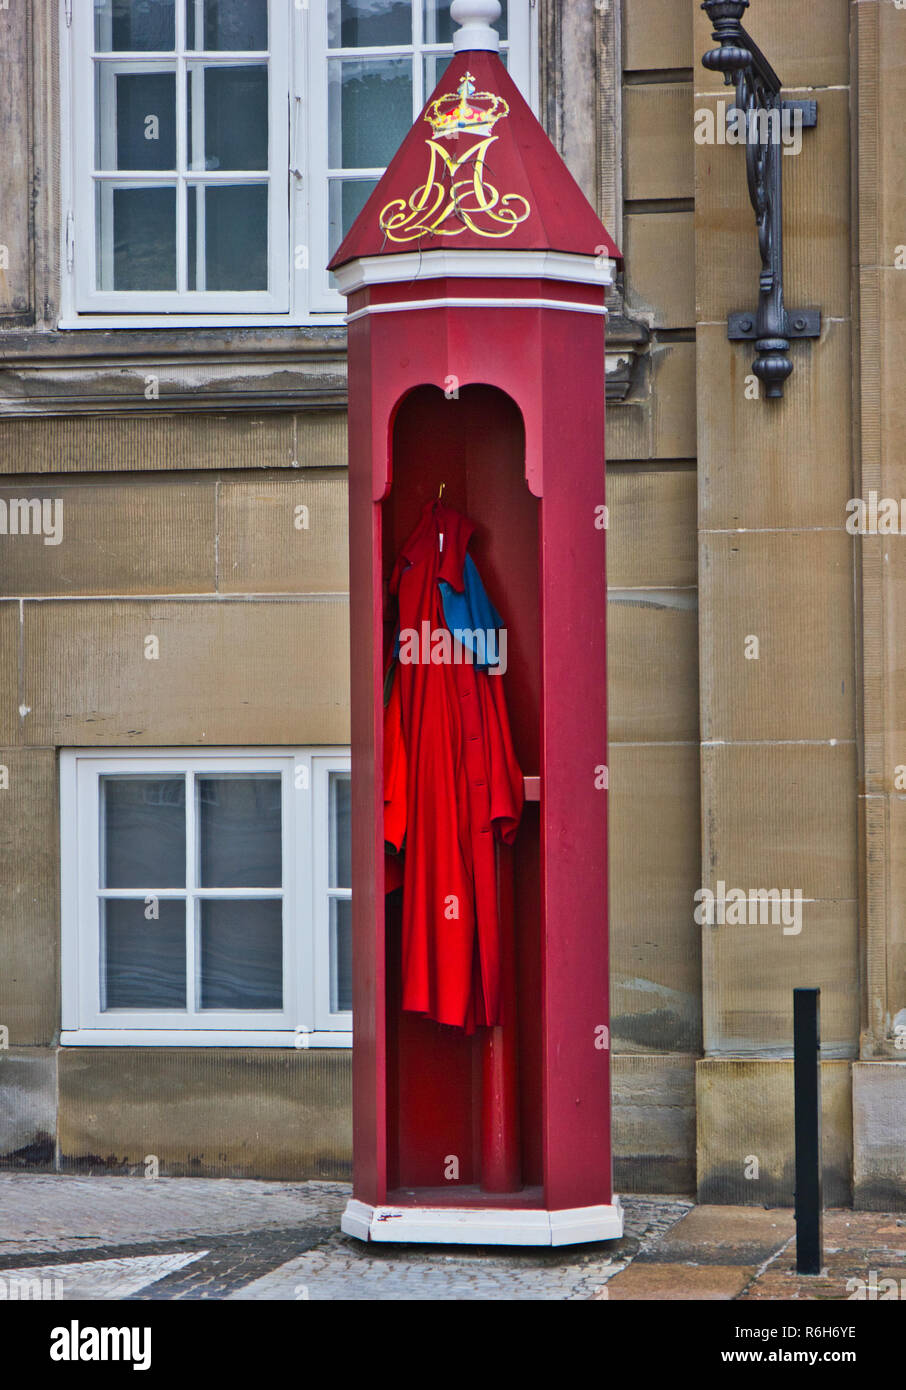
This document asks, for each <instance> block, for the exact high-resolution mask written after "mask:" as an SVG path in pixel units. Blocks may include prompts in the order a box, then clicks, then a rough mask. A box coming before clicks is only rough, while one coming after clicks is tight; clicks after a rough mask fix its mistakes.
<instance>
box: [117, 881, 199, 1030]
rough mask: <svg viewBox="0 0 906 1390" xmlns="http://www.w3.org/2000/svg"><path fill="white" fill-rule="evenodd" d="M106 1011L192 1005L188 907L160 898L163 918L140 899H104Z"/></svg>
mask: <svg viewBox="0 0 906 1390" xmlns="http://www.w3.org/2000/svg"><path fill="white" fill-rule="evenodd" d="M100 908H101V969H102V980H101V1007H102V1009H184V1008H185V1007H186V905H185V902H184V900H183V899H180V900H179V901H178V902H174V901H173V900H172V899H171V898H159V899H158V900H157V910H158V913H159V914H160V915H159V917H158V918H157V919H153V918H152V919H151V920H149V919H148V918H147V917H146V916H145V913H146V912H148V911H149V910H150V909H149V908H147V907H146V906H145V904H144V903H143V902H141V901H138V900H136V899H134V898H133V899H130V900H126V901H124V900H123V899H121V898H108V899H105V900H103V901H102V902H101V904H100Z"/></svg>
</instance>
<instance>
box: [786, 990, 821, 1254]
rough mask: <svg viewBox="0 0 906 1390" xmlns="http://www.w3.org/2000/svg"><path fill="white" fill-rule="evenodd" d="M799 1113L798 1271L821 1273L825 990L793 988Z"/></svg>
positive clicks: (797, 1143)
mask: <svg viewBox="0 0 906 1390" xmlns="http://www.w3.org/2000/svg"><path fill="white" fill-rule="evenodd" d="M793 1080H794V1087H795V1102H794V1104H795V1112H796V1272H797V1274H820V1273H821V1269H822V1265H823V1262H824V1231H823V1219H824V1204H823V1199H822V1190H821V991H820V989H794V990H793Z"/></svg>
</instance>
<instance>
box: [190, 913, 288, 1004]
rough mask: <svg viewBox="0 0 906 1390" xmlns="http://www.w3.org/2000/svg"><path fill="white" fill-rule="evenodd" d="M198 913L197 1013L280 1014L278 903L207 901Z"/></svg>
mask: <svg viewBox="0 0 906 1390" xmlns="http://www.w3.org/2000/svg"><path fill="white" fill-rule="evenodd" d="M200 908H201V946H200V957H201V1002H200V1007H201V1008H202V1009H282V1008H283V903H282V901H281V900H280V899H271V898H268V899H265V900H264V901H258V902H255V901H249V900H245V901H243V902H237V901H235V900H230V901H218V902H212V901H208V902H203V903H201V904H200Z"/></svg>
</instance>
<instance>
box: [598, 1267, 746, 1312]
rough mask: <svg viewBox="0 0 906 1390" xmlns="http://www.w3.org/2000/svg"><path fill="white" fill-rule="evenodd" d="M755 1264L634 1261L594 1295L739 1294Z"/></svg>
mask: <svg viewBox="0 0 906 1390" xmlns="http://www.w3.org/2000/svg"><path fill="white" fill-rule="evenodd" d="M756 1272H757V1271H756V1268H755V1266H754V1265H731V1264H718V1265H693V1264H676V1263H671V1264H656V1263H652V1262H650V1261H646V1262H645V1263H642V1262H641V1260H636V1261H634V1262H633V1263H632V1264H631V1265H630V1266H629V1267H628V1269H624V1270H623V1271H622V1272H621V1273H619V1274H617V1275H616V1276H615V1277H614V1278H613V1279H610V1280H608V1282H607V1283H606V1284H605V1285H604V1287H603V1289H600V1290H599V1291H598V1292H597V1293H596V1294H594V1295H593V1297H594V1298H596V1299H599V1300H600V1299H607V1300H610V1301H615V1302H619V1301H629V1300H632V1301H633V1302H634V1301H636V1300H646V1301H653V1302H657V1303H663V1302H664V1301H665V1300H666V1301H669V1302H674V1301H690V1300H695V1301H698V1300H708V1301H713V1300H718V1299H719V1300H722V1301H729V1300H730V1299H734V1298H738V1297H739V1295H740V1294H741V1293H742V1291H743V1289H745V1288H746V1286H747V1285H748V1284H750V1283H751V1281H752V1279H753V1277H754V1276H755V1274H756Z"/></svg>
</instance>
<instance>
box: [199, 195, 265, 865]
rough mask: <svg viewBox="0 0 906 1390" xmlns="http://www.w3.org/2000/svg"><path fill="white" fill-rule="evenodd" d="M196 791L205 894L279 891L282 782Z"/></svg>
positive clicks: (202, 784) (219, 784)
mask: <svg viewBox="0 0 906 1390" xmlns="http://www.w3.org/2000/svg"><path fill="white" fill-rule="evenodd" d="M209 192H210V190H209ZM195 786H196V794H197V798H198V844H199V880H198V881H199V883H200V884H201V885H202V886H203V887H205V888H279V887H280V886H281V885H282V883H283V857H282V844H281V825H282V804H281V798H282V783H281V779H280V777H279V776H274V777H246V776H237V777H198V778H197V779H196V782H195Z"/></svg>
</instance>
